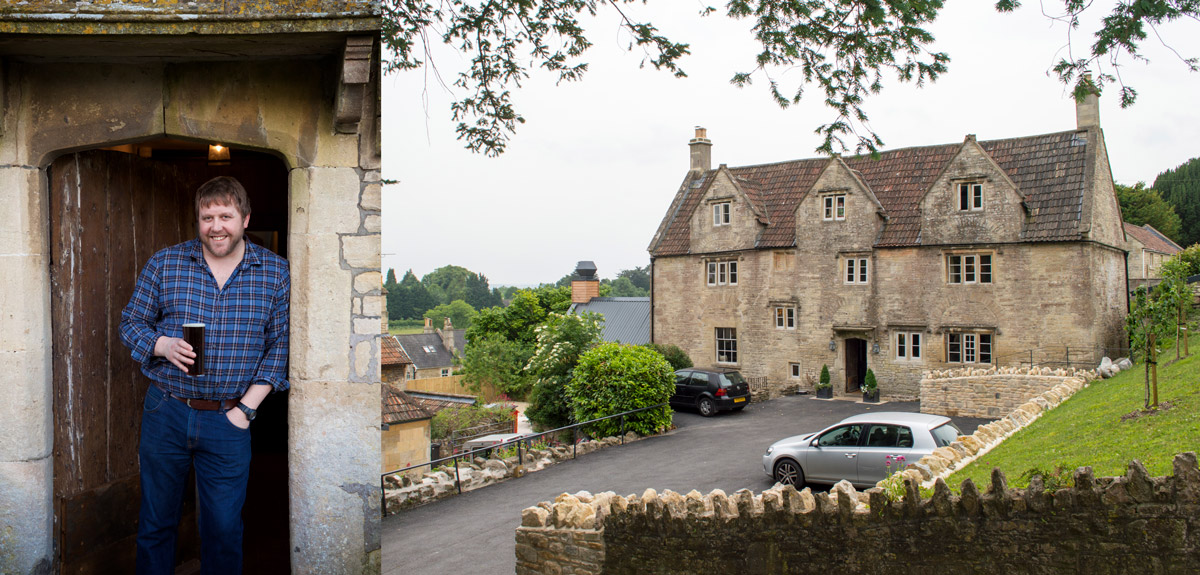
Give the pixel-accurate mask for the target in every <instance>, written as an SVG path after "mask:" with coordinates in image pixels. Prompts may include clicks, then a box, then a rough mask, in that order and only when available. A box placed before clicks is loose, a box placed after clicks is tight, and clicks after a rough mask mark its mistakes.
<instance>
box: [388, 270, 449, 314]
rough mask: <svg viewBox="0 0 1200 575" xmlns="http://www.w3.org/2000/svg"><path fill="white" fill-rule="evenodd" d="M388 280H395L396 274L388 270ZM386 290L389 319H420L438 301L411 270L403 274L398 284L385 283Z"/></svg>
mask: <svg viewBox="0 0 1200 575" xmlns="http://www.w3.org/2000/svg"><path fill="white" fill-rule="evenodd" d="M388 279H390V280H395V279H396V274H395V272H394V271H393V270H388ZM383 287H384V288H385V289H387V292H388V295H387V307H388V318H389V319H420V318H421V317H423V316H424V315H425V312H426V311H427V310H429V309H431V308H433V307H435V306H437V305H438V301H437V299H436V298H434V297H433V296H432V295H430V294H429V290H427V289H425V285H424V284H422V283H421V281H420V280H418V279H417V276H416V275H415V274H413V272H412V270H408V271H407V272H405V274H404V279H402V280H400V282H399V283H396V282H394V281H392V282H388V283H385V284H384V286H383Z"/></svg>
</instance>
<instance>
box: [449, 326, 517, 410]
mask: <svg viewBox="0 0 1200 575" xmlns="http://www.w3.org/2000/svg"><path fill="white" fill-rule="evenodd" d="M532 355H533V347H532V346H530V345H526V344H522V343H520V342H515V341H509V340H507V339H504V337H503V336H501V335H499V334H496V333H486V334H484V335H482V336H480V337H479V339H473V340H470V343H469V344H468V345H467V350H466V353H464V354H463V383H465V384H466V385H467V387H469V388H470V389H471V391H473V392H475V393H479V391H480V390H482V389H483V388H484V386H487V385H491V386H492V387H493V388H494V389H495V390H496V391H499V392H501V393H504V394H505V395H508V396H509V397H511V398H513V399H515V400H517V401H522V400H524V398H525V397H526V396H527V395H528V394H529V391H530V388H531V387H532V386H533V381H532V378H530V377H529V374H527V373H525V364H526V363H527V362H528V361H529V358H530V356H532Z"/></svg>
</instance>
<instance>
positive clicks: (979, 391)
mask: <svg viewBox="0 0 1200 575" xmlns="http://www.w3.org/2000/svg"><path fill="white" fill-rule="evenodd" d="M1096 377H1097V376H1096V372H1095V371H1084V370H1076V369H1050V368H1038V367H1034V368H1028V367H1000V368H996V367H991V368H988V369H952V370H945V371H927V372H925V374H924V377H922V378H921V384H920V389H921V391H920V393H921V397H920V399H921V412H922V413H934V414H938V415H945V416H948V417H986V418H995V417H1002V414H1005V413H1011V412H1013V411H1015V410H1016V409H1018V408H1019V407H1020V406H1021V404H1023V403H1025V402H1027V401H1030V400H1032V399H1034V398H1035V397H1038V396H1040V395H1043V394H1045V393H1046V392H1047V391H1050V390H1051V389H1054V388H1056V387H1057V386H1058V385H1059V384H1061V383H1063V382H1065V381H1066V380H1067V379H1068V378H1082V379H1083V380H1084V381H1090V380H1093V379H1096Z"/></svg>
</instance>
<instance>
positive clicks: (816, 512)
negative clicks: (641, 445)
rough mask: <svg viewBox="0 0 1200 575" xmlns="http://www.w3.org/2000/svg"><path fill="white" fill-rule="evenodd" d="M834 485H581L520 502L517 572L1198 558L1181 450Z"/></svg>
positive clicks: (1142, 563)
mask: <svg viewBox="0 0 1200 575" xmlns="http://www.w3.org/2000/svg"><path fill="white" fill-rule="evenodd" d="M906 487H907V495H906V496H905V497H904V498H902V499H900V500H899V501H891V500H889V499H888V498H887V496H886V495H885V494H884V492H883V490H882V489H878V488H875V489H871V490H870V491H868V492H867V493H857V492H855V491H854V489H853V488H852V487H850V486H849V484H840V485H838V486H836V487H835V488H834V489H833V490H832V491H831V492H830V493H812V492H811V491H810V490H808V489H805V490H804V491H796V490H795V489H794V488H792V487H790V486H788V487H776V488H773V489H771V490H768V491H765V492H763V493H762V494H761V495H755V494H753V493H751V492H750V491H749V490H741V491H738V492H737V493H735V494H733V495H732V496H728V495H726V494H725V493H723V492H722V491H720V490H715V491H713V492H711V493H709V494H708V495H701V494H700V493H698V492H695V491H693V492H691V493H688V494H687V495H686V496H685V495H680V494H677V493H672V492H670V491H666V492H664V493H663V494H661V495H659V494H658V493H656V492H655V491H654V490H652V489H650V490H647V491H646V492H645V493H643V494H642V495H641V496H637V495H630V496H628V497H622V496H618V495H614V494H612V493H602V494H599V495H595V496H592V495H590V494H587V493H580V494H577V495H574V496H570V495H564V496H560V497H559V498H558V499H557V500H556V501H555V502H554V503H548V502H543V503H541V504H539V505H538V506H536V507H531V508H528V509H525V510H524V511H523V512H522V514H521V526H520V527H518V528H517V533H516V557H517V561H516V572H517V573H518V574H519V575H529V574H543V573H556V574H558V573H587V574H600V573H604V574H625V573H630V574H632V573H680V574H683V573H748V574H772V573H814V574H822V575H823V574H825V573H830V572H836V573H848V574H881V575H882V574H884V573H895V572H898V571H911V572H919V571H923V570H929V571H931V572H936V573H950V574H957V573H962V574H975V573H997V574H999V573H1004V574H1008V573H1094V574H1117V573H1131V572H1139V573H1192V572H1196V571H1197V570H1200V468H1198V467H1197V459H1196V454H1195V453H1194V452H1189V453H1183V454H1180V455H1177V456H1176V457H1175V461H1174V470H1173V474H1172V475H1169V476H1165V477H1154V478H1152V477H1149V476H1148V474H1147V472H1146V469H1145V467H1144V466H1142V464H1141V463H1139V462H1137V461H1134V462H1131V463H1130V465H1129V468H1128V470H1127V472H1126V473H1125V475H1124V476H1120V477H1106V478H1096V477H1094V476H1093V474H1092V471H1091V468H1088V467H1084V468H1080V469H1078V470H1076V472H1075V474H1074V487H1071V488H1068V489H1062V490H1058V491H1054V492H1051V491H1048V490H1046V489H1045V488H1044V486H1043V484H1042V481H1041V478H1040V477H1038V478H1034V479H1033V480H1032V481H1031V483H1030V486H1029V488H1028V489H1023V490H1022V489H1009V488H1008V487H1007V483H1006V479H1005V477H1004V475H1003V474H1002V473H1000V472H999V471H996V472H994V473H993V475H992V484H991V486H990V487H988V488H987V489H986V491H981V490H980V489H979V488H978V487H977V486H975V484H974V483H972V482H971V481H969V480H968V481H966V482H964V483H963V486H962V494H961V495H952V494H951V492H950V489H949V487H947V486H946V484H945V482H944V481H940V480H939V481H938V482H937V483H936V485H935V488H934V495H933V497H932V498H930V499H928V500H922V499H921V496H920V492H919V490H918V489H917V485H916V483H915V482H912V481H909V482H908V483H907V486H906Z"/></svg>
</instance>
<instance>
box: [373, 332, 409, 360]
mask: <svg viewBox="0 0 1200 575" xmlns="http://www.w3.org/2000/svg"><path fill="white" fill-rule="evenodd" d="M379 350H380V356H381V362H380V363H381V365H410V364H412V360H411V359H409V358H408V354H407V353H404V348H402V347H400V342H398V341H396V336H394V335H385V336H383V337H382V338H380V339H379Z"/></svg>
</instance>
